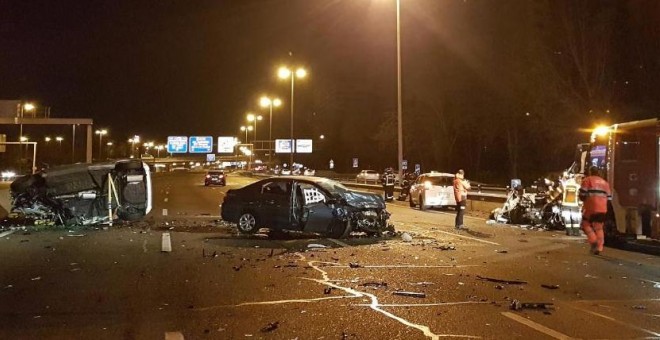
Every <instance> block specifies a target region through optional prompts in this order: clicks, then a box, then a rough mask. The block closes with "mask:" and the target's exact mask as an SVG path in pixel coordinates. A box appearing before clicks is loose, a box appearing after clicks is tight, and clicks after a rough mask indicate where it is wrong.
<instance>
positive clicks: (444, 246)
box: [434, 245, 456, 250]
mask: <svg viewBox="0 0 660 340" xmlns="http://www.w3.org/2000/svg"><path fill="white" fill-rule="evenodd" d="M434 249H440V250H456V246H453V245H442V246H440V247H434Z"/></svg>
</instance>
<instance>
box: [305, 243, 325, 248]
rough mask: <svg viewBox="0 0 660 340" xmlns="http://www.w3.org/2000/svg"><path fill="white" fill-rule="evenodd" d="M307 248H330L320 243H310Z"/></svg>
mask: <svg viewBox="0 0 660 340" xmlns="http://www.w3.org/2000/svg"><path fill="white" fill-rule="evenodd" d="M307 248H310V249H315V248H328V246H325V245H322V244H318V243H310V244H308V245H307Z"/></svg>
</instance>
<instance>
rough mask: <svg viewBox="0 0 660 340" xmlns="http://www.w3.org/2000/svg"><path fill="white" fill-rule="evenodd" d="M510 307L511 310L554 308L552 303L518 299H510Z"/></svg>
mask: <svg viewBox="0 0 660 340" xmlns="http://www.w3.org/2000/svg"><path fill="white" fill-rule="evenodd" d="M510 308H511V309H512V310H517V311H520V310H523V309H541V310H548V309H553V308H554V303H550V302H520V301H519V300H515V299H514V300H513V301H511V305H510Z"/></svg>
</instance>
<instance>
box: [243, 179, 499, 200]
mask: <svg viewBox="0 0 660 340" xmlns="http://www.w3.org/2000/svg"><path fill="white" fill-rule="evenodd" d="M248 173H249V172H245V174H248ZM249 175H251V176H258V177H273V175H271V174H261V173H249ZM331 179H332V180H335V181H337V182H340V183H341V184H343V185H345V186H347V187H349V188H358V189H366V190H382V185H379V184H365V183H357V182H355V180H354V179H353V180H347V179H346V178H331ZM394 192H396V193H400V192H401V187H400V186H395V187H394ZM506 197H507V188H502V187H495V186H483V185H482V186H480V190H479V189H477V190H471V191H469V192H468V199H471V200H476V201H486V202H498V203H504V201H506Z"/></svg>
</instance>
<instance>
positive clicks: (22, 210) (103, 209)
mask: <svg viewBox="0 0 660 340" xmlns="http://www.w3.org/2000/svg"><path fill="white" fill-rule="evenodd" d="M151 197H152V196H151V174H150V171H149V167H148V166H147V165H146V164H144V163H143V162H142V161H139V160H120V161H115V162H110V163H99V164H73V165H67V166H61V167H56V168H52V169H48V170H45V171H42V172H40V173H36V174H33V175H26V176H23V177H19V178H18V179H16V180H15V181H14V182H13V183H12V184H11V198H12V210H11V212H12V214H13V215H14V216H16V217H17V218H20V219H23V220H27V221H31V222H34V223H35V224H55V225H67V226H68V225H93V224H101V223H108V224H112V222H113V221H117V220H118V221H133V220H138V219H140V218H142V217H143V216H145V215H146V214H148V213H149V211H151Z"/></svg>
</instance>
